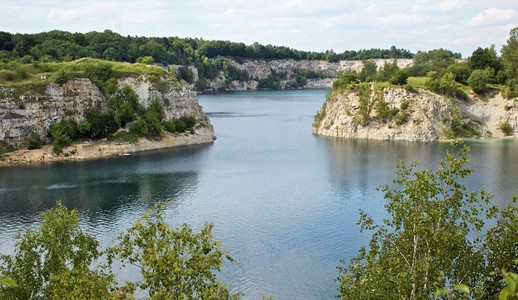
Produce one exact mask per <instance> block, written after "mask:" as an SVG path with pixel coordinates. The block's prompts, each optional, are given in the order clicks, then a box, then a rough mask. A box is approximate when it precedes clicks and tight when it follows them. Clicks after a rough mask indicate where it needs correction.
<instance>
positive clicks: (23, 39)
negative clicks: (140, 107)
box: [0, 30, 413, 65]
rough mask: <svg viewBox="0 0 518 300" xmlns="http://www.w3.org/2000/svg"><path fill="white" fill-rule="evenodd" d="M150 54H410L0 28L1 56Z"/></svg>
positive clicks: (191, 59)
mask: <svg viewBox="0 0 518 300" xmlns="http://www.w3.org/2000/svg"><path fill="white" fill-rule="evenodd" d="M146 56H150V57H152V58H153V60H154V62H157V63H162V64H177V65H190V64H193V63H196V62H197V61H200V60H202V59H203V58H204V57H207V58H216V57H218V56H230V57H235V58H247V59H295V60H327V61H339V60H361V59H377V58H412V57H413V54H412V53H411V52H410V51H408V50H405V49H399V48H396V47H395V46H392V47H391V48H390V49H370V50H359V51H354V50H350V51H344V52H343V53H335V52H334V51H333V50H328V51H325V52H308V51H300V50H296V49H291V48H289V47H284V46H272V45H266V46H265V45H261V44H259V43H254V44H252V45H245V44H244V43H236V42H230V41H207V40H203V39H198V38H195V39H193V38H179V37H139V36H134V37H132V36H122V35H120V34H118V33H115V32H113V31H111V30H105V31H103V32H96V31H92V32H87V33H78V32H76V33H71V32H66V31H60V30H53V31H49V32H42V33H36V34H21V33H16V34H11V33H9V32H0V59H2V58H3V59H22V60H23V61H25V62H30V61H32V60H38V61H70V60H74V59H78V58H82V57H92V58H100V59H104V60H111V61H121V62H132V63H133V62H136V61H138V59H139V58H142V57H146Z"/></svg>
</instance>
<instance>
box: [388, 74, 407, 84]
mask: <svg viewBox="0 0 518 300" xmlns="http://www.w3.org/2000/svg"><path fill="white" fill-rule="evenodd" d="M407 80H408V72H407V71H405V70H397V71H396V72H395V73H394V74H393V75H392V76H391V77H390V78H389V80H388V81H389V83H390V84H397V85H405V84H407Z"/></svg>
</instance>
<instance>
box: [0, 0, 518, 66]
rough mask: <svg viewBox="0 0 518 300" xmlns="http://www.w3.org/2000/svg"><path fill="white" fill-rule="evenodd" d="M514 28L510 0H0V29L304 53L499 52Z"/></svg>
mask: <svg viewBox="0 0 518 300" xmlns="http://www.w3.org/2000/svg"><path fill="white" fill-rule="evenodd" d="M514 27H518V0H289V1H282V0H256V1H250V0H247V1H238V0H217V1H216V0H181V1H178V0H156V1H154V0H128V1H122V0H117V1H109V0H74V1H56V0H54V1H52V0H38V1H35V0H0V31H7V32H11V33H38V32H43V31H49V30H54V29H58V30H65V31H70V32H83V33H85V32H89V31H104V30H105V29H110V30H112V31H114V32H118V33H120V34H122V35H124V36H126V35H130V36H148V37H151V36H153V37H173V36H177V37H182V38H184V37H191V38H203V39H206V40H229V41H233V42H243V43H245V44H247V45H248V44H253V43H254V42H258V43H260V44H263V45H268V44H271V45H276V46H287V47H290V48H294V49H298V50H304V51H318V52H321V51H326V50H329V49H332V50H333V51H335V52H337V53H340V52H343V51H345V50H360V49H370V48H383V49H387V48H390V47H391V46H393V45H394V46H396V47H398V48H404V49H408V50H410V51H412V52H414V53H415V52H417V51H428V50H432V49H438V48H444V49H448V50H451V51H454V52H460V53H461V54H462V56H463V57H468V56H470V55H471V53H472V52H473V51H474V50H475V49H476V48H477V47H483V48H485V47H489V46H491V45H493V44H494V45H495V47H496V49H497V51H498V52H499V51H500V49H501V47H502V45H503V44H505V43H506V41H507V39H508V37H509V31H510V30H511V29H512V28H514Z"/></svg>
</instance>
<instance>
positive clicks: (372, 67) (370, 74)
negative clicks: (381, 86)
mask: <svg viewBox="0 0 518 300" xmlns="http://www.w3.org/2000/svg"><path fill="white" fill-rule="evenodd" d="M362 63H363V68H362V70H361V71H360V73H359V74H358V78H359V79H360V81H361V82H371V81H375V80H376V78H377V74H378V67H377V66H376V63H375V62H373V61H372V60H364V61H363V62H362Z"/></svg>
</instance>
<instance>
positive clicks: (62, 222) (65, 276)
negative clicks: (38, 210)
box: [0, 202, 113, 299]
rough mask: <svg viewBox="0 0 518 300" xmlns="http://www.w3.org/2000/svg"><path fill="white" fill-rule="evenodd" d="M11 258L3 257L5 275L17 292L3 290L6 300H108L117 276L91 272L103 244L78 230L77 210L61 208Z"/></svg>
mask: <svg viewBox="0 0 518 300" xmlns="http://www.w3.org/2000/svg"><path fill="white" fill-rule="evenodd" d="M15 247H16V250H15V253H14V255H13V256H8V255H2V256H1V257H0V262H1V267H0V268H1V269H0V270H1V272H2V273H3V274H5V275H7V276H10V277H11V278H12V279H14V281H15V282H16V283H17V286H9V287H1V286H0V298H2V299H35V298H36V299H40V298H44V299H108V298H109V295H110V287H111V286H112V284H113V275H112V274H110V273H109V272H108V273H104V272H102V271H100V270H94V269H92V267H91V266H92V263H93V262H94V261H95V260H96V259H98V258H99V256H100V252H99V249H98V247H99V243H98V241H97V240H96V239H95V237H93V236H92V235H90V234H88V233H85V232H83V230H82V229H81V227H80V226H79V213H78V211H77V210H68V209H67V208H66V207H64V206H63V205H62V204H61V203H60V202H58V204H57V207H56V208H54V209H51V210H48V211H46V212H44V213H43V214H42V223H41V225H40V226H39V227H37V228H35V229H29V230H27V231H26V232H25V233H24V234H23V235H20V236H19V237H18V239H17V242H16V245H15Z"/></svg>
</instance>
